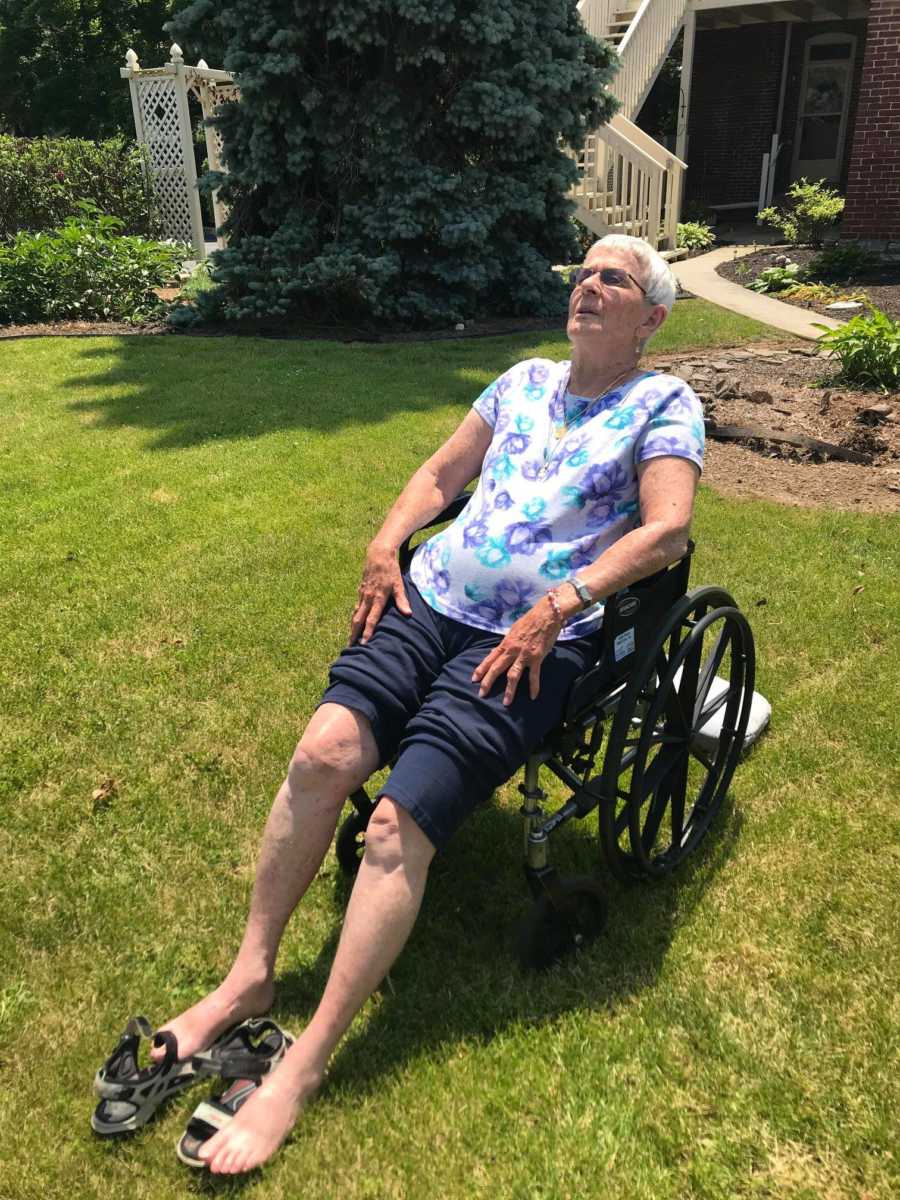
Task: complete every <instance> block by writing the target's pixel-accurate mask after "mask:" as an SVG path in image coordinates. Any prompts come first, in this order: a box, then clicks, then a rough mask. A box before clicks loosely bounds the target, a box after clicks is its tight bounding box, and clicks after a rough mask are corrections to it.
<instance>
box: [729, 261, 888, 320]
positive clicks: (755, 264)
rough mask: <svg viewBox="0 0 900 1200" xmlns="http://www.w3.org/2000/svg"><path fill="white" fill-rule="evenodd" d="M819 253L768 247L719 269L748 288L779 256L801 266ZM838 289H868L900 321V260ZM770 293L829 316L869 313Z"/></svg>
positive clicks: (872, 298) (878, 304)
mask: <svg viewBox="0 0 900 1200" xmlns="http://www.w3.org/2000/svg"><path fill="white" fill-rule="evenodd" d="M817 253H818V251H817V250H813V249H811V248H800V247H787V248H785V247H784V246H779V247H771V246H770V247H768V248H767V249H765V250H757V251H756V252H755V253H754V254H745V255H744V256H743V257H742V258H736V259H732V260H729V261H727V262H724V263H722V265H721V266H719V267H717V268H716V270H717V272H718V274H719V275H721V276H723V278H725V279H729V280H731V282H732V283H739V284H740V285H741V286H742V287H746V286H747V284H748V283H752V282H753V280H754V279H755V278H756V277H757V275H758V274H759V273H760V271H764V270H765V269H766V268H767V267H774V266H776V265H778V264H776V262H775V259H776V258H779V257H780V256H782V255H785V256H787V258H789V259H790V260H791V262H795V263H797V264H798V266H800V267H805V266H806V265H807V263H809V261H810V259H812V258H813V257H814V256H815V255H816V254H817ZM836 286H837V287H838V290H839V291H840V292H841V293H842V294H844V293H847V294H850V293H856V292H865V294H866V295H867V296H868V298H869V300H870V302H871V303H872V304H873V305H874V306H875V308H879V309H881V311H882V312H885V313H887V314H888V316H889V317H893V318H894V319H895V320H900V263H884V264H883V265H882V266H881V267H879V268H878V269H877V270H875V271H867V272H865V273H864V274H860V275H859V276H855V277H854V278H853V279H852V280H850V281H847V282H842V283H839V284H837V285H836ZM766 294H767V295H770V296H772V297H773V298H774V299H776V300H782V301H784V303H785V304H793V305H794V306H795V307H797V308H805V309H809V310H811V311H812V312H817V313H821V314H822V315H823V316H826V317H834V318H835V319H837V320H839V321H841V320H849V319H850V317H853V316H856V315H857V312H863V313H865V311H866V310H865V308H862V309H860V310H857V312H849V313H847V312H845V313H842V312H828V310H827V308H826V305H828V304H831V303H832V301H830V300H825V301H804V302H801V301H795V300H791V298H790V297H789V296H784V295H782V294H781V293H780V292H768V293H766Z"/></svg>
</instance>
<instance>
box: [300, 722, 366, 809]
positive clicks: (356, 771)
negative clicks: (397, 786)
mask: <svg viewBox="0 0 900 1200" xmlns="http://www.w3.org/2000/svg"><path fill="white" fill-rule="evenodd" d="M369 774H370V768H369V767H368V764H367V763H366V762H365V761H364V756H363V755H361V754H360V752H359V747H358V746H353V745H351V744H350V743H349V742H346V741H340V740H333V739H329V738H327V737H323V736H319V737H316V736H313V737H308V736H306V735H304V737H303V738H302V739H301V740H300V742H298V744H297V747H296V749H295V750H294V753H293V755H292V757H291V761H290V765H289V767H288V773H287V784H288V788H289V790H290V791H291V792H292V793H294V794H299V793H301V792H308V791H310V790H315V791H318V792H325V793H327V794H329V795H331V794H333V795H334V797H335V799H340V800H341V802H343V800H345V799H346V798H347V796H348V795H349V794H350V792H352V791H355V790H356V788H358V787H361V786H362V784H363V783H364V782H365V780H366V778H367V777H368V775H369Z"/></svg>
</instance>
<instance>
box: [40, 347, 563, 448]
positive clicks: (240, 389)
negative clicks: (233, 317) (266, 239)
mask: <svg viewBox="0 0 900 1200" xmlns="http://www.w3.org/2000/svg"><path fill="white" fill-rule="evenodd" d="M561 336H562V335H561V333H560V331H559V330H548V331H547V332H546V333H540V332H537V333H532V334H518V335H515V336H514V337H505V338H486V339H479V340H477V341H475V340H473V341H462V342H426V343H414V344H387V345H369V344H363V343H349V344H346V345H344V344H338V343H330V342H265V341H255V340H252V339H238V338H215V339H210V340H209V341H205V340H202V339H195V340H190V341H188V340H183V339H181V338H158V337H157V338H147V339H140V338H135V337H128V338H121V339H119V341H118V342H117V343H115V347H114V350H113V351H112V352H111V351H110V348H109V346H105V347H98V346H96V345H95V344H90V343H85V344H84V345H83V346H81V345H79V347H78V349H77V351H76V353H77V355H78V362H79V365H80V368H81V369H80V370H79V371H78V373H77V374H75V375H73V376H71V377H70V378H68V379H66V380H64V381H62V386H63V387H64V388H65V389H66V390H67V392H69V393H70V394H78V393H81V394H82V395H84V398H83V399H76V400H74V401H72V402H71V403H70V408H71V410H72V411H73V412H76V413H82V414H92V415H93V416H94V418H95V421H94V425H93V428H95V429H115V428H122V427H130V428H138V429H145V430H148V431H150V432H152V433H154V434H155V435H156V437H155V439H154V440H153V442H152V443H151V444H150V447H149V448H150V449H155V450H174V449H181V448H184V447H187V446H195V445H199V444H202V443H205V442H208V441H212V440H216V439H218V440H221V439H246V438H256V437H262V436H265V435H267V434H269V433H272V432H274V431H278V430H291V429H296V430H308V431H312V432H319V433H322V432H331V431H335V430H339V429H341V428H344V427H348V426H352V427H358V426H367V425H372V424H378V423H379V422H382V421H386V420H389V419H390V418H391V417H392V416H394V415H395V414H396V413H398V412H403V411H407V412H425V411H430V410H433V409H436V408H442V407H446V406H448V405H457V404H458V405H464V406H468V405H469V404H471V403H472V401H473V400H474V399H475V397H476V396H477V395H478V393H479V391H481V389H482V387H484V386H485V385H486V384H487V383H488V382H490V380H491V379H493V378H494V377H495V376H496V375H497V374H499V373H500V372H502V371H504V370H506V369H507V368H508V367H509V366H512V365H513V363H515V362H518V361H520V360H521V359H522V358H523V357H526V356H527V354H528V353H529V352H532V351H533V349H534V347H535V346H537V345H539V344H540V343H541V342H542V341H544V340H546V339H547V338H552V339H554V340H558V339H560V338H561ZM111 358H112V360H113V361H112V363H111V362H110V359H111ZM95 365H96V367H97V370H96V371H92V370H91V369H90V368H91V367H93V366H95ZM479 375H480V376H481V377H482V378H479Z"/></svg>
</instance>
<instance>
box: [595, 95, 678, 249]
mask: <svg viewBox="0 0 900 1200" xmlns="http://www.w3.org/2000/svg"><path fill="white" fill-rule="evenodd" d="M578 162H579V167H580V171H581V178H580V180H579V182H578V183H577V184H576V186H575V188H574V189H573V191H572V193H571V194H572V199H573V200H574V201H575V203H576V210H575V215H576V216H577V217H578V219H579V220H580V221H581V222H582V224H584V225H586V226H587V227H588V229H590V230H591V232H593V233H596V234H597V235H598V237H602V236H603V234H604V233H611V232H615V233H628V234H630V235H631V236H632V237H640V238H644V239H645V240H646V241H648V242H649V243H650V244H651V245H652V246H656V247H658V248H659V249H664V250H674V249H675V239H676V226H677V223H678V214H679V211H680V208H681V193H682V188H683V179H684V170H685V165H684V163H683V162H682V161H681V160H680V159H678V158H676V157H675V156H674V155H673V154H670V153H669V151H667V150H666V149H665V147H663V146H660V144H659V143H658V142H656V141H654V139H653V138H651V137H649V136H648V135H647V134H646V133H644V131H643V130H642V129H638V127H637V126H636V125H634V124H633V123H632V122H631V121H629V120H628V119H627V118H625V117H622V116H618V115H617V116H615V117H613V119H612V121H610V123H609V124H608V125H605V126H603V127H602V128H601V129H599V130H597V132H596V133H594V134H592V135H591V136H590V137H589V138H588V139H587V141H586V142H585V145H584V149H583V150H582V152H581V154H580V155H579V158H578Z"/></svg>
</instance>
